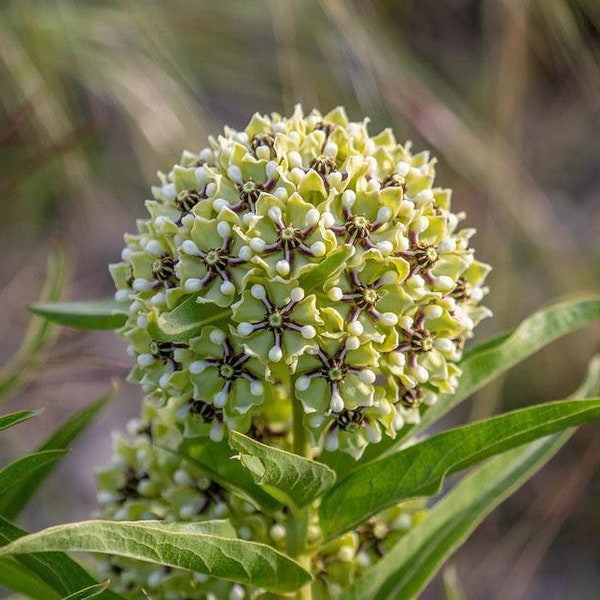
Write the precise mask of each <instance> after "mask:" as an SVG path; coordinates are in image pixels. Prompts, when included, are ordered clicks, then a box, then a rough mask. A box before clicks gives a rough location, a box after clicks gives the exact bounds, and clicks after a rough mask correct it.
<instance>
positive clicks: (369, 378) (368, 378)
mask: <svg viewBox="0 0 600 600" xmlns="http://www.w3.org/2000/svg"><path fill="white" fill-rule="evenodd" d="M358 378H359V379H360V380H361V381H362V382H363V383H367V384H370V383H374V382H375V373H374V372H373V371H371V369H362V370H361V371H360V372H359V373H358Z"/></svg>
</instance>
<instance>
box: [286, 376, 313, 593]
mask: <svg viewBox="0 0 600 600" xmlns="http://www.w3.org/2000/svg"><path fill="white" fill-rule="evenodd" d="M290 398H291V400H292V407H293V422H292V436H293V442H292V449H293V452H294V453H295V454H298V455H299V456H303V457H304V458H308V459H312V447H311V445H310V439H309V437H308V432H307V431H306V429H305V428H304V425H303V423H302V419H303V416H304V410H303V408H302V403H301V402H300V400H298V398H296V395H295V394H294V382H293V381H291V382H290ZM310 510H311V509H310V508H304V509H302V510H300V511H296V512H290V515H289V517H288V523H287V546H288V552H289V554H290V556H291V557H292V558H293V559H295V560H296V561H297V562H298V563H299V564H300V565H301V566H302V567H304V568H305V569H306V570H307V571H308V572H310V569H311V561H310V559H311V556H310V552H308V551H307V534H308V525H309V522H310ZM311 587H312V586H311V585H310V584H307V585H305V586H304V587H303V588H302V589H300V590H298V591H297V592H296V596H295V599H296V600H312V589H311Z"/></svg>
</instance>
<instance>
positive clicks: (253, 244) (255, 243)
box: [248, 238, 266, 253]
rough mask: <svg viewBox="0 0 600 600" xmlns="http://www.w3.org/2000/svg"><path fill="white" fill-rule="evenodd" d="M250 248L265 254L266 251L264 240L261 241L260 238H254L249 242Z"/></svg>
mask: <svg viewBox="0 0 600 600" xmlns="http://www.w3.org/2000/svg"><path fill="white" fill-rule="evenodd" d="M248 244H249V246H250V248H252V250H254V252H258V253H260V252H264V250H265V246H266V244H265V242H264V241H263V240H261V239H260V238H252V239H251V240H250V241H249V242H248Z"/></svg>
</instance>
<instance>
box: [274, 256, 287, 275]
mask: <svg viewBox="0 0 600 600" xmlns="http://www.w3.org/2000/svg"><path fill="white" fill-rule="evenodd" d="M275 270H276V271H277V273H278V274H279V275H281V276H282V277H285V276H286V275H289V273H290V263H289V262H288V261H287V260H278V261H277V262H276V263H275Z"/></svg>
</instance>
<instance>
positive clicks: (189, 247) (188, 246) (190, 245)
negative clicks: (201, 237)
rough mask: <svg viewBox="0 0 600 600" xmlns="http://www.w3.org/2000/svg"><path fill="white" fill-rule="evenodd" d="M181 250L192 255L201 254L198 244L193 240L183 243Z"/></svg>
mask: <svg viewBox="0 0 600 600" xmlns="http://www.w3.org/2000/svg"><path fill="white" fill-rule="evenodd" d="M181 251H182V252H185V253H186V254H191V255H197V254H200V250H199V249H198V246H196V244H195V243H194V242H192V240H185V242H183V244H181Z"/></svg>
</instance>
